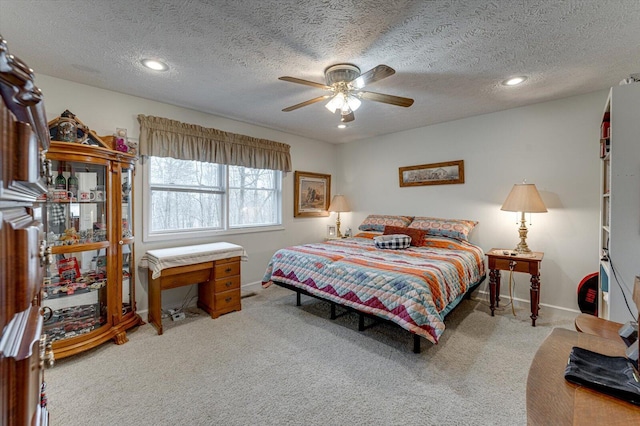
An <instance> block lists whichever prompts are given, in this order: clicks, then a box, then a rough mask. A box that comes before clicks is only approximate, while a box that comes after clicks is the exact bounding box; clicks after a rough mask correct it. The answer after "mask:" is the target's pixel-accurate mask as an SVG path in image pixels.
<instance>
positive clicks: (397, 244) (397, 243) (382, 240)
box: [373, 235, 411, 250]
mask: <svg viewBox="0 0 640 426" xmlns="http://www.w3.org/2000/svg"><path fill="white" fill-rule="evenodd" d="M373 244H375V246H376V247H378V248H381V249H391V250H398V249H406V248H407V247H409V245H410V244H411V237H409V236H408V235H378V236H377V237H373Z"/></svg>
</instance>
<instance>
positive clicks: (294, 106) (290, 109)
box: [282, 95, 331, 112]
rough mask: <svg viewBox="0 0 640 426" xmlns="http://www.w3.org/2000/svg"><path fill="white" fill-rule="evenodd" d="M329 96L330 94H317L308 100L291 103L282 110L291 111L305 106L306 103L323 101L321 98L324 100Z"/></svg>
mask: <svg viewBox="0 0 640 426" xmlns="http://www.w3.org/2000/svg"><path fill="white" fill-rule="evenodd" d="M330 97H331V95H324V96H318V97H317V98H313V99H309V100H308V101H304V102H300V103H299V104H295V105H292V106H290V107H287V108H285V109H283V110H282V111H284V112H289V111H293V110H295V109H298V108H302V107H303V106H307V105H311V104H315V103H316V102H320V101H323V100H325V99H327V98H330Z"/></svg>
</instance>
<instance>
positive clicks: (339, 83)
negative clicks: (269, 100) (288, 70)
mask: <svg viewBox="0 0 640 426" xmlns="http://www.w3.org/2000/svg"><path fill="white" fill-rule="evenodd" d="M395 72H396V71H395V70H394V69H393V68H391V67H389V66H387V65H378V66H376V67H374V68H372V69H370V70H369V71H367V72H365V73H364V74H360V68H358V67H357V66H355V65H352V64H337V65H332V66H330V67H329V68H327V69H326V70H325V71H324V78H325V80H326V84H322V83H316V82H314V81H309V80H303V79H300V78H296V77H286V76H285V77H280V78H279V80H283V81H289V82H291V83H298V84H305V85H307V86H312V87H317V88H319V89H323V90H327V91H329V92H331V93H329V94H326V95H322V96H318V97H317V98H313V99H309V100H308V101H304V102H301V103H299V104H296V105H292V106H290V107H287V108H285V109H283V110H282V111H284V112H289V111H294V110H296V109H298V108H302V107H304V106H307V105H311V104H315V103H316V102H321V101H323V100H325V99H329V98H331V99H330V100H329V102H328V103H327V104H326V105H325V107H326V108H327V109H328V110H329V111H331V112H333V113H335V112H336V111H339V112H340V121H342V122H345V123H346V122H349V121H353V120H355V116H354V114H353V112H354V111H355V110H357V109H358V108H359V107H360V103H361V101H360V99H366V100H370V101H375V102H382V103H385V104H391V105H397V106H401V107H410V106H411V105H413V99H410V98H403V97H400V96H393V95H385V94H383V93H376V92H368V91H364V90H362V89H364V87H365V86H366V85H368V84H371V83H375V82H376V81H379V80H382V79H383V78H387V77H389V76H392V75H393V74H395Z"/></svg>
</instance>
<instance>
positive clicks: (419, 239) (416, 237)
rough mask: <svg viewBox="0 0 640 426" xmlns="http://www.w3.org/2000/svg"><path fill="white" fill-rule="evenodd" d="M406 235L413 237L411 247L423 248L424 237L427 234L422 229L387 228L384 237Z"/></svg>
mask: <svg viewBox="0 0 640 426" xmlns="http://www.w3.org/2000/svg"><path fill="white" fill-rule="evenodd" d="M391 234H404V235H408V236H409V237H411V245H412V246H416V247H421V246H423V245H424V236H425V235H426V232H425V231H423V230H422V229H415V228H407V227H401V226H385V227H384V235H391Z"/></svg>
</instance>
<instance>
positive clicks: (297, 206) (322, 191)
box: [293, 170, 331, 217]
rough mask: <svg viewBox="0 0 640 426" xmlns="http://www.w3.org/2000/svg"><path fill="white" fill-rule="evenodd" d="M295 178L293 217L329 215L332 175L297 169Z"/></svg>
mask: <svg viewBox="0 0 640 426" xmlns="http://www.w3.org/2000/svg"><path fill="white" fill-rule="evenodd" d="M294 179H295V186H294V192H293V217H322V216H329V203H330V201H331V175H325V174H321V173H312V172H302V171H298V170H296V171H295V173H294Z"/></svg>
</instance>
